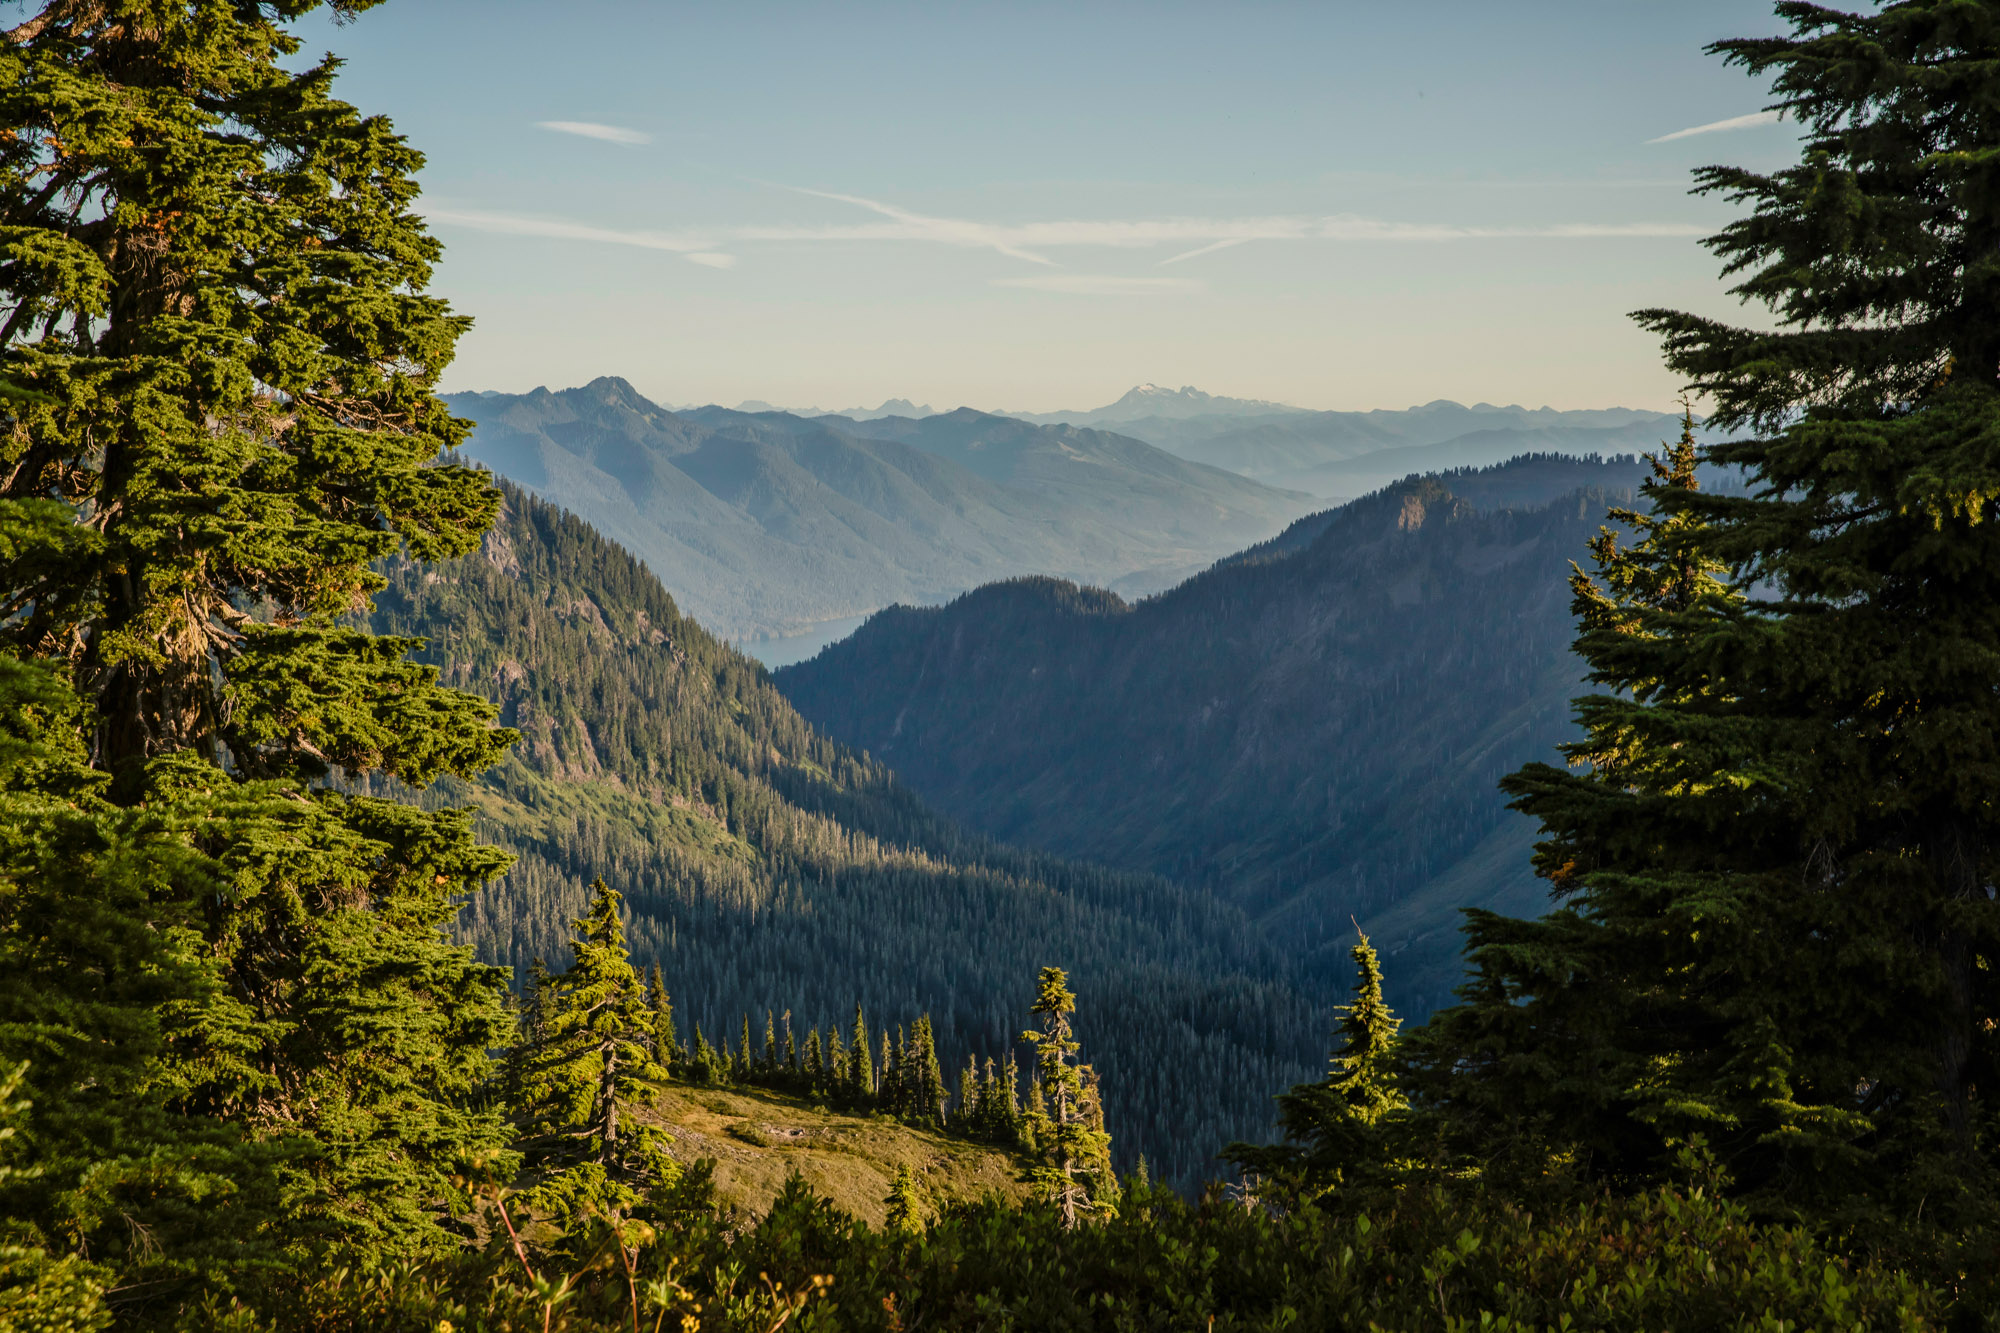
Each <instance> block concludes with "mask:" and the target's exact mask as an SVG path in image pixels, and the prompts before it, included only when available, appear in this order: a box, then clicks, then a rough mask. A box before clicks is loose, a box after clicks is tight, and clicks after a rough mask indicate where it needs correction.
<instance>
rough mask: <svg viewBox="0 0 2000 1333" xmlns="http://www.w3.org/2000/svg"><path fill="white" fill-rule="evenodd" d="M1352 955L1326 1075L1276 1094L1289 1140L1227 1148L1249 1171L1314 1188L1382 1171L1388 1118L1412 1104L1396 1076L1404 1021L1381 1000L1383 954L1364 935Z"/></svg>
mask: <svg viewBox="0 0 2000 1333" xmlns="http://www.w3.org/2000/svg"><path fill="white" fill-rule="evenodd" d="M1351 956H1352V958H1353V959H1354V971H1355V980H1354V998H1353V1000H1352V1001H1350V1002H1349V1003H1348V1004H1347V1005H1345V1006H1343V1007H1342V1009H1341V1010H1340V1025H1339V1028H1338V1029H1337V1036H1338V1041H1337V1043H1336V1045H1335V1046H1334V1049H1333V1053H1332V1055H1331V1056H1330V1057H1329V1058H1328V1060H1327V1064H1328V1070H1327V1075H1326V1077H1325V1078H1323V1079H1321V1080H1320V1081H1318V1082H1316V1083H1301V1084H1298V1085H1297V1086H1295V1087H1294V1088H1292V1089H1291V1091H1289V1092H1283V1093H1280V1094H1278V1127H1279V1129H1280V1130H1281V1131H1282V1132H1283V1134H1284V1136H1285V1140H1286V1141H1285V1142H1284V1143H1282V1144H1277V1145H1272V1146H1261V1145H1254V1144H1247V1143H1233V1144H1231V1145H1230V1146H1229V1147H1228V1149H1226V1150H1225V1152H1224V1156H1226V1157H1228V1158H1229V1159H1230V1160H1232V1161H1234V1162H1235V1163H1236V1164H1237V1165H1238V1166H1240V1167H1242V1168H1243V1169H1244V1170H1245V1171H1254V1172H1257V1173H1258V1174H1261V1175H1265V1176H1275V1177H1279V1178H1287V1179H1290V1180H1294V1181H1297V1182H1298V1183H1299V1184H1300V1185H1301V1186H1303V1188H1304V1189H1305V1190H1306V1191H1307V1192H1308V1193H1312V1194H1317V1193H1320V1192H1322V1191H1324V1190H1326V1189H1329V1188H1332V1187H1335V1186H1338V1185H1340V1184H1342V1183H1344V1182H1345V1181H1346V1180H1347V1179H1349V1178H1351V1177H1352V1176H1354V1175H1357V1174H1368V1173H1370V1172H1379V1170H1380V1169H1381V1168H1382V1166H1383V1165H1384V1160H1383V1159H1384V1158H1385V1156H1386V1155H1387V1150H1388V1136H1387V1135H1386V1134H1385V1132H1384V1130H1385V1128H1386V1125H1385V1122H1386V1121H1388V1120H1389V1118H1390V1117H1392V1116H1394V1115H1396V1114H1397V1113H1399V1112H1401V1111H1403V1110H1404V1109H1405V1108H1406V1107H1407V1106H1408V1102H1407V1100H1406V1099H1405V1098H1404V1096H1403V1094H1402V1091H1401V1089H1400V1088H1399V1087H1398V1086H1397V1081H1396V1070H1395V1059H1394V1056H1395V1047H1396V1029H1397V1027H1398V1026H1399V1025H1400V1020H1398V1019H1397V1018H1396V1016H1395V1015H1394V1014H1393V1013H1392V1012H1391V1011H1390V1009H1389V1006H1388V1005H1387V1004H1386V1003H1384V1002H1383V999H1382V964H1381V960H1380V959H1379V958H1378V957H1377V956H1376V953H1375V948H1374V946H1373V945H1371V944H1370V943H1369V942H1368V937H1367V936H1366V935H1362V936H1361V937H1360V939H1359V940H1357V941H1356V943H1355V945H1354V948H1353V950H1352V951H1351Z"/></svg>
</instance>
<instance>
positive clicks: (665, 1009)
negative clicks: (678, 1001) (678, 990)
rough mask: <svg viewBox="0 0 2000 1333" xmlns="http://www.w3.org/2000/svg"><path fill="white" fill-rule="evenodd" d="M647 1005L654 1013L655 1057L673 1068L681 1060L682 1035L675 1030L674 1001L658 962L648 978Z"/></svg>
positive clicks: (653, 1043)
mask: <svg viewBox="0 0 2000 1333" xmlns="http://www.w3.org/2000/svg"><path fill="white" fill-rule="evenodd" d="M646 1007H647V1008H648V1009H650V1010H652V1013H653V1042H652V1046H653V1058H654V1059H655V1060H656V1061H658V1062H659V1063H660V1064H662V1065H664V1066H666V1067H667V1068H669V1069H671V1068H673V1067H674V1066H675V1065H677V1064H679V1063H680V1062H681V1047H680V1035H679V1034H678V1033H676V1032H675V1031H674V1002H673V999H672V997H670V996H669V995H668V994H667V983H666V981H665V979H664V978H662V977H661V976H660V965H659V964H658V963H654V964H653V967H652V972H651V975H650V976H649V978H648V980H647V985H646Z"/></svg>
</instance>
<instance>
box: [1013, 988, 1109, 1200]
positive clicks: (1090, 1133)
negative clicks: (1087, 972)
mask: <svg viewBox="0 0 2000 1333" xmlns="http://www.w3.org/2000/svg"><path fill="white" fill-rule="evenodd" d="M1034 1012H1035V1013H1036V1014H1037V1015H1039V1016H1040V1020H1041V1027H1040V1029H1039V1030H1038V1029H1035V1028H1030V1029H1028V1030H1027V1031H1026V1032H1023V1033H1022V1034H1021V1040H1022V1041H1025V1042H1028V1043H1030V1044H1031V1045H1032V1046H1033V1047H1034V1048H1035V1059H1036V1080H1035V1083H1034V1085H1033V1086H1034V1088H1035V1090H1036V1092H1037V1094H1038V1097H1037V1098H1036V1099H1035V1100H1031V1102H1030V1110H1029V1115H1028V1121H1029V1123H1028V1126H1027V1137H1028V1138H1029V1140H1030V1141H1031V1142H1032V1143H1033V1145H1034V1152H1035V1154H1036V1155H1037V1156H1038V1157H1039V1158H1040V1159H1041V1160H1040V1162H1039V1163H1038V1164H1037V1165H1036V1166H1035V1168H1034V1169H1033V1170H1032V1171H1030V1172H1029V1176H1028V1178H1029V1179H1030V1180H1032V1181H1033V1182H1034V1183H1035V1184H1036V1185H1038V1186H1040V1187H1041V1189H1042V1191H1043V1193H1044V1195H1045V1196H1046V1197H1047V1199H1048V1200H1049V1202H1050V1203H1052V1204H1053V1205H1054V1206H1055V1209H1056V1212H1057V1214H1058V1215H1059V1216H1060V1217H1061V1218H1062V1224H1063V1226H1064V1227H1065V1228H1070V1227H1074V1226H1076V1224H1077V1222H1078V1221H1079V1220H1080V1218H1081V1217H1082V1215H1083V1214H1084V1213H1087V1212H1092V1211H1102V1212H1109V1211H1110V1210H1111V1207H1112V1202H1111V1194H1112V1191H1114V1190H1115V1189H1116V1188H1117V1181H1116V1180H1114V1179H1113V1178H1112V1174H1111V1136H1110V1135H1109V1134H1107V1133H1105V1132H1104V1110H1103V1107H1102V1105H1101V1103H1100V1102H1099V1099H1098V1097H1097V1092H1096V1077H1095V1075H1094V1074H1093V1073H1092V1072H1091V1069H1090V1067H1089V1066H1088V1065H1079V1064H1077V1063H1076V1053H1077V1049H1078V1046H1077V1041H1076V1038H1075V1037H1074V1036H1073V1035H1072V1031H1071V1028H1070V1018H1069V1016H1070V1015H1071V1014H1073V1013H1075V1012H1076V996H1074V995H1072V994H1071V993H1070V989H1069V978H1068V977H1067V976H1066V975H1064V973H1063V970H1062V969H1061V968H1059V967H1045V968H1043V969H1042V974H1041V976H1040V977H1039V978H1037V979H1036V982H1035V1005H1034ZM1036 1101H1039V1103H1040V1107H1039V1109H1037V1107H1036Z"/></svg>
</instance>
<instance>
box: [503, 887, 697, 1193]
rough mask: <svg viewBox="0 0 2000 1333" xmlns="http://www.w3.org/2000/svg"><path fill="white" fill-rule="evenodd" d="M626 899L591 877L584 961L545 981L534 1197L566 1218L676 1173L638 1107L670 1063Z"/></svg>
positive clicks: (535, 1091) (531, 1153) (528, 1134)
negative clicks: (663, 1054) (630, 941)
mask: <svg viewBox="0 0 2000 1333" xmlns="http://www.w3.org/2000/svg"><path fill="white" fill-rule="evenodd" d="M619 901H620V899H619V895H618V892H617V890H615V889H613V888H611V887H609V886H608V885H606V884H605V882H604V881H603V880H601V879H600V880H598V881H597V882H596V884H595V885H593V886H592V891H591V900H590V908H589V910H588V911H587V912H586V913H585V914H584V915H583V916H582V917H581V918H579V919H578V920H577V922H576V936H575V938H574V940H573V941H572V946H571V947H572V948H573V949H574V950H575V953H576V961H575V962H574V963H573V964H571V966H570V968H569V970H568V971H566V972H564V973H563V974H562V975H561V976H560V977H557V978H554V979H553V980H552V981H551V982H550V983H549V984H548V985H547V987H545V990H546V991H547V992H549V994H548V996H547V998H546V999H545V1000H544V1001H543V1006H544V1009H545V1013H546V1018H545V1030H546V1035H545V1036H544V1038H543V1041H542V1044H541V1047H540V1049H539V1050H535V1051H532V1052H530V1053H529V1055H528V1059H527V1069H528V1077H527V1097H526V1101H525V1104H524V1105H523V1107H522V1108H521V1109H522V1146H523V1148H524V1149H525V1150H526V1152H527V1154H528V1162H529V1165H530V1166H531V1167H534V1168H536V1169H537V1171H538V1172H539V1174H540V1180H539V1182H538V1183H537V1184H536V1185H535V1186H534V1188H533V1189H531V1190H530V1191H528V1199H529V1203H530V1206H531V1207H533V1208H535V1209H537V1210H543V1211H546V1212H548V1213H551V1214H553V1215H556V1216H559V1217H562V1218H564V1219H576V1218H579V1217H584V1216H589V1215H592V1214H593V1213H597V1214H615V1213H619V1212H622V1211H624V1210H625V1209H628V1208H629V1207H630V1206H631V1205H632V1203H633V1202H634V1201H635V1200H636V1199H637V1198H638V1197H639V1194H640V1193H641V1192H642V1191H643V1190H644V1189H646V1188H647V1187H649V1186H651V1185H654V1184H659V1183H665V1182H667V1181H670V1180H671V1179H673V1177H674V1175H675V1167H674V1162H673V1159H672V1157H670V1156H669V1155H668V1154H667V1151H666V1142H665V1139H664V1137H663V1136H662V1135H661V1134H660V1133H659V1131H658V1130H656V1129H654V1128H652V1127H651V1126H647V1125H643V1124H641V1123H639V1122H638V1121H637V1120H636V1118H635V1117H634V1115H633V1112H634V1110H635V1108H637V1107H640V1106H644V1105H646V1104H648V1103H650V1102H651V1101H652V1100H653V1097H654V1088H655V1085H656V1084H657V1083H659V1082H661V1081H663V1080H664V1079H665V1078H666V1077H667V1071H666V1070H664V1069H662V1068H660V1066H659V1064H658V1063H657V1062H655V1061H654V1059H653V1057H652V1049H651V1038H652V1034H653V1015H652V1012H651V1010H650V1009H649V1008H648V1006H647V1004H646V992H645V986H644V985H643V984H642V983H641V982H640V980H639V974H638V973H637V972H636V971H635V970H634V969H633V967H632V963H631V959H630V958H629V957H628V956H627V954H626V951H625V928H624V925H623V923H622V922H621V921H620V920H619V917H618V906H619Z"/></svg>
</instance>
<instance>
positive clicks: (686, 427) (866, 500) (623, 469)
mask: <svg viewBox="0 0 2000 1333" xmlns="http://www.w3.org/2000/svg"><path fill="white" fill-rule="evenodd" d="M448 401H449V402H450V403H451V405H452V407H453V410H454V411H456V412H457V413H459V414H460V415H462V416H466V417H469V418H471V419H473V420H474V421H475V422H476V423H477V429H476V430H475V431H474V433H473V435H472V438H471V439H470V440H469V441H468V443H467V445H466V453H467V454H468V455H469V456H470V457H472V458H473V459H474V460H476V461H478V462H480V463H482V464H484V465H486V466H488V467H491V468H492V469H493V470H494V471H496V472H498V473H499V474H501V475H502V476H505V477H507V478H509V479H510V480H513V481H516V482H518V483H519V484H521V485H523V486H525V487H527V488H528V489H529V490H531V491H534V492H535V493H537V494H539V495H542V496H544V497H545V498H547V499H550V500H552V501H554V502H556V503H558V504H561V505H563V506H564V507H566V508H568V509H571V510H573V511H574V512H576V513H577V514H579V515H581V516H582V517H584V518H586V519H588V520H589V521H590V522H592V523H593V524H595V525H596V526H597V527H599V528H600V529H601V530H603V531H604V532H605V533H607V534H608V535H610V536H612V537H614V538H616V539H617V540H619V541H621V542H623V543H624V544H625V545H626V546H628V547H629V548H631V549H632V550H633V551H634V552H635V553H637V554H638V555H639V556H640V557H641V558H642V559H644V560H646V561H647V563H648V564H649V565H650V566H651V567H652V568H653V569H654V570H655V571H656V572H657V573H658V574H659V576H660V578H661V579H662V581H663V582H665V583H666V585H667V587H668V588H669V590H670V591H672V592H673V594H674V595H675V597H676V598H677V599H678V600H679V601H680V602H681V604H682V605H684V606H685V607H686V608H687V609H688V611H689V612H690V613H691V614H692V615H694V616H695V617H696V618H697V619H699V620H700V621H701V622H702V623H703V624H706V625H710V626H712V627H714V629H715V630H716V632H718V633H719V634H721V635H723V636H724V637H726V638H728V639H731V640H733V641H736V642H738V643H741V644H743V645H744V647H745V648H746V649H747V650H748V651H751V652H753V653H754V654H756V655H757V656H759V657H761V658H763V659H764V660H765V661H766V662H767V663H768V664H770V665H772V666H780V665H784V664H786V663H788V662H793V661H799V660H803V659H804V658H806V657H809V656H811V655H812V654H813V653H815V652H817V651H819V650H820V649H821V648H823V647H825V646H826V645H827V644H830V643H832V642H835V641H837V640H839V639H841V638H843V637H845V636H846V635H847V634H848V633H850V632H852V631H853V630H854V629H855V628H857V627H858V626H859V625H860V623H861V622H862V620H863V619H865V618H866V617H867V616H868V615H869V614H871V613H873V612H875V611H877V610H879V609H881V608H882V607H884V606H888V605H892V604H896V603H904V604H913V605H928V604H935V603H939V602H943V601H946V600H949V599H950V598H952V597H954V596H957V595H958V594H960V593H963V592H965V591H967V590H968V589H971V588H973V587H977V586H979V585H980V584H984V583H990V582H994V581H997V580H1002V579H1007V578H1014V577H1021V576H1027V575H1046V576H1050V577H1054V578H1059V579H1066V580H1071V581H1075V582H1077V583H1080V584H1087V585H1096V586H1102V587H1106V588H1109V589H1111V590H1113V591H1115V592H1117V593H1119V594H1120V595H1122V596H1126V597H1142V596H1146V595H1149V594H1152V593H1157V592H1161V591H1163V590H1165V589H1167V588H1170V587H1172V586H1174V585H1175V584H1177V583H1179V582H1181V581H1182V580H1184V579H1186V578H1188V577H1190V576H1192V575H1194V574H1196V573H1199V572H1200V571H1201V570H1202V569H1205V568H1206V567H1208V565H1209V564H1211V563H1212V562H1214V561H1215V560H1217V559H1219V558H1221V557H1224V556H1227V555H1229V554H1231V553H1233V552H1235V551H1238V550H1241V549H1243V548H1245V547H1247V546H1252V545H1255V544H1256V543H1258V542H1261V541H1263V540H1265V539H1267V538H1270V537H1272V536H1274V535H1275V534H1277V533H1278V532H1279V531H1280V530H1281V529H1283V528H1284V527H1285V526H1286V525H1287V524H1288V523H1290V522H1291V521H1292V520H1294V519H1296V518H1299V517H1301V516H1303V515H1305V514H1307V513H1309V512H1313V511H1316V510H1323V509H1325V508H1326V507H1327V505H1328V504H1329V503H1334V502H1338V501H1340V500H1344V499H1346V498H1348V497H1350V496H1355V495H1360V494H1365V493H1367V492H1370V491H1373V490H1378V489H1380V488H1381V487H1383V486H1385V485H1388V484H1390V483H1391V482H1394V481H1396V480H1399V479H1401V478H1403V477H1406V476H1409V475H1411V474H1413V473H1418V472H1431V471H1440V470H1448V469H1453V468H1466V467H1474V468H1476V467H1482V466H1487V465H1491V464H1494V463H1498V462H1500V461H1502V460H1504V459H1508V458H1512V457H1516V456H1519V455H1522V454H1529V453H1546V454H1560V455H1568V456H1573V457H1580V456H1586V455H1591V454H1600V453H1601V454H1619V453H1630V452H1632V451H1635V450H1639V449H1645V448H1650V447H1652V446H1654V445H1656V444H1658V443H1659V441H1660V440H1661V439H1663V438H1665V437H1667V436H1669V435H1670V434H1671V433H1672V432H1673V430H1674V429H1675V427H1676V424H1677V423H1676V422H1675V421H1674V419H1673V418H1672V417H1670V416H1667V415H1665V414H1662V413H1658V412H1649V411H1642V410H1636V409H1625V408H1612V409H1606V410H1601V411H1568V412H1563V411H1555V410H1553V409H1549V408H1540V409H1528V408H1522V407H1496V406H1493V405H1492V404H1487V403H1480V404H1475V405H1474V406H1471V407H1464V406H1461V405H1459V404H1457V403H1451V402H1444V401H1438V402H1433V403H1428V404H1425V405H1424V406H1421V407H1415V408H1409V409H1406V410H1402V411H1386V410H1383V411H1373V412H1318V411H1312V410H1308V409H1304V408H1298V407H1292V406H1288V405H1286V404H1282V403H1272V402H1264V401H1259V400H1253V399H1242V398H1230V397H1225V396H1221V395H1213V394H1209V393H1205V392H1203V391H1201V390H1199V389H1195V388H1192V387H1186V388H1181V389H1177V390H1176V389H1163V388H1160V387H1158V386H1156V385H1151V384H1144V385H1139V386H1137V387H1135V388H1133V389H1132V390H1130V391H1129V392H1127V393H1125V394H1124V395H1123V396H1121V397H1120V398H1118V399H1117V400H1116V401H1114V402H1111V403H1109V404H1107V405H1106V406H1103V407H1099V408H1094V409H1089V410H1081V411H1069V412H1051V413H1026V412H1021V413H1011V414H1010V413H997V412H981V411H976V410H974V409H971V408H958V409H956V410H953V411H948V412H939V411H936V410H934V409H932V408H931V407H930V406H929V405H928V404H918V403H914V402H911V401H910V400H908V399H890V400H888V401H886V402H884V403H882V404H881V405H880V406H879V407H875V408H866V407H856V408H849V409H844V410H842V411H839V412H820V411H818V409H804V410H799V411H785V410H781V409H777V408H773V407H771V406H770V404H768V403H763V402H746V403H743V404H741V405H739V406H738V407H737V408H734V409H730V408H723V407H717V406H705V407H676V408H668V407H665V406H662V405H661V404H659V403H656V402H653V401H651V400H649V399H647V398H645V397H644V396H642V395H640V394H639V393H638V392H637V391H636V390H634V389H633V388H632V386H631V385H630V384H629V383H627V382H626V381H624V380H621V379H616V378H613V377H604V378H600V379H597V380H594V381H592V382H591V383H590V384H588V385H585V386H583V387H580V388H574V389H564V390H560V391H555V392H551V391H549V390H548V389H546V388H540V389H536V390H534V391H532V392H530V393H524V394H509V393H498V392H483V393H463V394H456V395H452V396H451V397H450V398H449V400H448Z"/></svg>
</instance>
